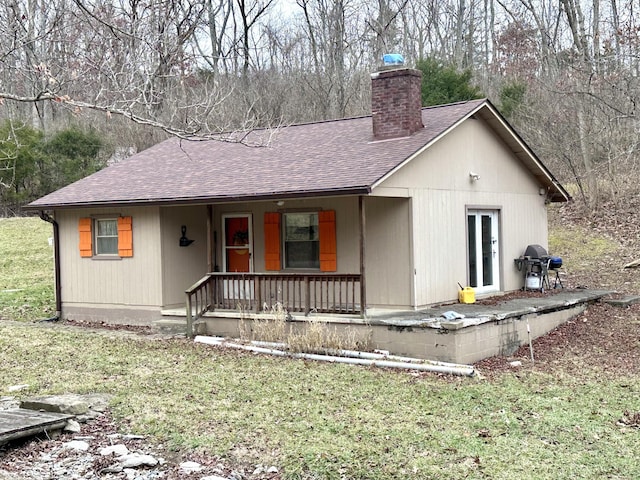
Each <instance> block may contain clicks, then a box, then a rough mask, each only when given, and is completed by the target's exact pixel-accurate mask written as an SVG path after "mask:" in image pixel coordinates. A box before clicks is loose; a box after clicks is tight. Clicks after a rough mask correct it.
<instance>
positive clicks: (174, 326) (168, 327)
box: [151, 317, 187, 335]
mask: <svg viewBox="0 0 640 480" xmlns="http://www.w3.org/2000/svg"><path fill="white" fill-rule="evenodd" d="M151 330H153V331H154V332H156V333H168V334H172V335H186V334H187V319H186V318H184V317H182V318H171V317H164V318H162V319H161V320H155V321H154V322H153V323H152V324H151Z"/></svg>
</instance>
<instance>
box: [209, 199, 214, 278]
mask: <svg viewBox="0 0 640 480" xmlns="http://www.w3.org/2000/svg"><path fill="white" fill-rule="evenodd" d="M212 232H213V207H212V206H211V205H207V273H210V272H213V249H214V248H215V245H214V244H213V238H212V235H213V233H212Z"/></svg>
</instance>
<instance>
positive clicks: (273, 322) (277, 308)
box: [240, 302, 372, 352]
mask: <svg viewBox="0 0 640 480" xmlns="http://www.w3.org/2000/svg"><path fill="white" fill-rule="evenodd" d="M241 313H242V317H243V318H242V320H241V322H240V338H241V339H242V340H244V341H262V342H277V343H285V344H286V345H287V348H288V350H290V351H292V352H323V351H326V350H370V349H371V348H372V347H371V345H372V344H371V331H370V330H367V333H365V334H362V333H360V332H358V331H357V330H356V329H354V328H352V327H349V326H347V327H344V328H339V327H338V326H336V325H333V324H331V323H328V322H326V321H323V320H319V319H315V318H310V319H309V320H308V321H306V322H295V324H294V323H292V322H289V321H288V317H289V312H288V311H287V309H286V308H285V307H284V305H282V304H281V303H280V302H277V303H276V304H274V305H272V306H271V307H268V308H265V310H264V311H263V314H264V316H263V317H261V318H256V319H254V320H251V319H249V318H247V316H246V315H245V314H244V312H242V310H241Z"/></svg>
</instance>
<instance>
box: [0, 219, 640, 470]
mask: <svg viewBox="0 0 640 480" xmlns="http://www.w3.org/2000/svg"><path fill="white" fill-rule="evenodd" d="M6 222H9V223H6ZM14 222H16V223H14ZM20 222H24V224H23V226H22V227H20V226H19V225H18V224H19V223H20ZM25 225H26V227H25ZM21 228H26V230H27V231H29V232H30V233H29V234H28V235H27V233H24V237H22V238H23V241H22V242H18V243H19V245H18V244H16V241H15V239H14V238H9V239H8V238H7V237H15V236H19V235H23V233H22V231H21V230H20V229H21ZM47 228H48V224H45V223H44V222H42V221H40V220H34V219H30V220H0V253H1V254H2V257H0V258H2V260H0V262H2V263H1V264H2V270H1V271H0V291H3V292H2V293H0V295H2V296H0V317H2V320H0V362H1V363H2V369H1V370H0V396H4V395H14V394H11V393H9V392H8V388H9V387H10V386H13V385H21V384H27V385H29V387H28V388H27V389H25V390H22V391H20V392H19V395H20V396H33V395H49V394H56V393H64V392H72V393H90V392H101V393H109V394H112V395H114V397H113V402H112V405H111V413H112V415H113V417H114V418H115V420H116V422H117V424H118V426H119V428H120V429H121V430H122V431H123V432H133V433H140V434H145V435H149V436H150V438H151V439H153V440H154V441H155V442H157V443H162V445H163V448H165V449H166V450H167V451H168V452H173V454H174V455H175V456H176V457H180V456H187V457H188V456H189V454H190V453H197V454H198V455H200V456H201V458H205V457H209V458H215V461H219V462H222V463H223V464H225V465H227V466H228V467H229V471H230V470H231V469H236V470H241V469H244V471H246V472H248V473H247V475H246V477H245V478H258V477H253V476H252V475H251V472H253V470H254V467H255V465H257V464H262V465H275V466H276V467H277V468H278V473H277V474H273V475H271V476H264V477H260V478H283V479H360V478H367V479H385V480H386V479H395V478H398V479H400V478H402V479H405V478H419V479H428V478H438V479H439V478H447V479H463V478H465V479H470V478H471V479H476V478H477V479H481V478H491V479H513V478H518V479H541V478H549V479H563V478H566V479H569V478H571V479H573V478H611V479H635V478H640V463H639V462H638V461H637V445H638V444H639V443H640V428H639V426H638V425H637V423H634V421H633V419H635V418H637V417H636V416H637V414H638V412H640V342H638V340H637V339H638V338H640V308H639V307H637V306H634V307H631V308H629V309H625V310H621V309H614V308H613V307H608V306H601V305H596V306H593V307H591V308H590V309H589V310H587V312H586V313H585V314H584V315H582V316H581V317H579V318H577V319H575V320H573V321H571V322H570V323H568V324H567V325H565V326H563V327H561V328H560V329H558V330H557V331H555V332H553V333H552V334H550V335H548V336H547V337H544V338H541V339H539V340H538V341H536V342H534V349H535V352H536V363H535V364H533V365H532V364H531V363H530V361H529V360H528V355H529V352H528V350H526V349H524V350H521V351H520V352H519V353H518V354H517V355H515V356H514V357H515V359H517V360H520V361H521V362H522V366H521V367H512V366H510V365H509V363H508V360H513V359H504V358H499V359H490V360H487V361H484V362H481V363H480V364H479V365H478V367H479V369H480V371H481V372H482V373H484V378H466V377H465V378H459V377H449V376H439V375H435V374H418V373H415V372H407V371H402V372H398V371H388V370H383V369H378V368H362V367H351V366H345V365H329V364H319V363H313V362H306V361H298V360H287V359H279V358H272V357H264V356H261V355H254V354H248V353H239V352H237V351H225V350H218V349H214V348H212V347H208V346H204V345H201V344H194V343H192V342H190V341H187V340H185V339H178V338H173V339H167V338H157V337H154V336H150V335H147V334H144V333H138V334H128V333H127V332H124V331H121V330H104V329H103V330H93V329H89V328H82V327H77V326H71V325H65V324H58V323H34V322H33V320H36V319H38V318H45V317H48V316H50V310H46V309H47V308H48V309H51V307H52V303H53V301H52V289H50V282H51V276H52V275H50V273H49V272H51V268H52V267H51V263H50V255H51V251H50V250H49V246H48V245H47V243H46V239H47V236H48V235H49V234H48V233H47V232H48V230H47ZM30 235H33V240H30V238H31V237H30ZM31 242H35V243H36V245H31ZM8 245H10V246H8ZM12 249H16V250H15V251H12ZM23 249H24V250H25V251H27V252H30V253H28V254H26V255H18V254H17V253H16V252H21V251H22V250H23ZM9 254H11V255H13V256H12V260H11V261H7V259H6V256H7V255H9ZM33 260H35V262H34V261H33ZM19 262H25V263H24V265H22V266H20V265H17V266H15V265H16V264H17V263H19ZM34 263H35V264H36V265H35V266H34ZM14 290H17V291H14ZM7 291H8V292H7ZM41 298H44V299H45V301H41V300H39V299H41ZM38 302H40V303H38ZM15 320H22V321H15ZM10 454H11V451H6V452H3V451H1V450H0V459H2V457H3V455H5V456H6V455H10ZM5 458H6V457H5ZM0 464H2V461H1V460H0Z"/></svg>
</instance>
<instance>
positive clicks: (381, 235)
mask: <svg viewBox="0 0 640 480" xmlns="http://www.w3.org/2000/svg"><path fill="white" fill-rule="evenodd" d="M365 209H366V215H367V224H366V247H365V252H366V275H367V303H368V306H369V307H387V308H393V307H405V308H406V307H407V306H409V305H411V297H412V282H411V277H412V274H411V234H410V227H409V225H410V217H411V213H410V200H409V199H405V198H401V199H398V198H380V197H370V198H367V199H366V202H365Z"/></svg>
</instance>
